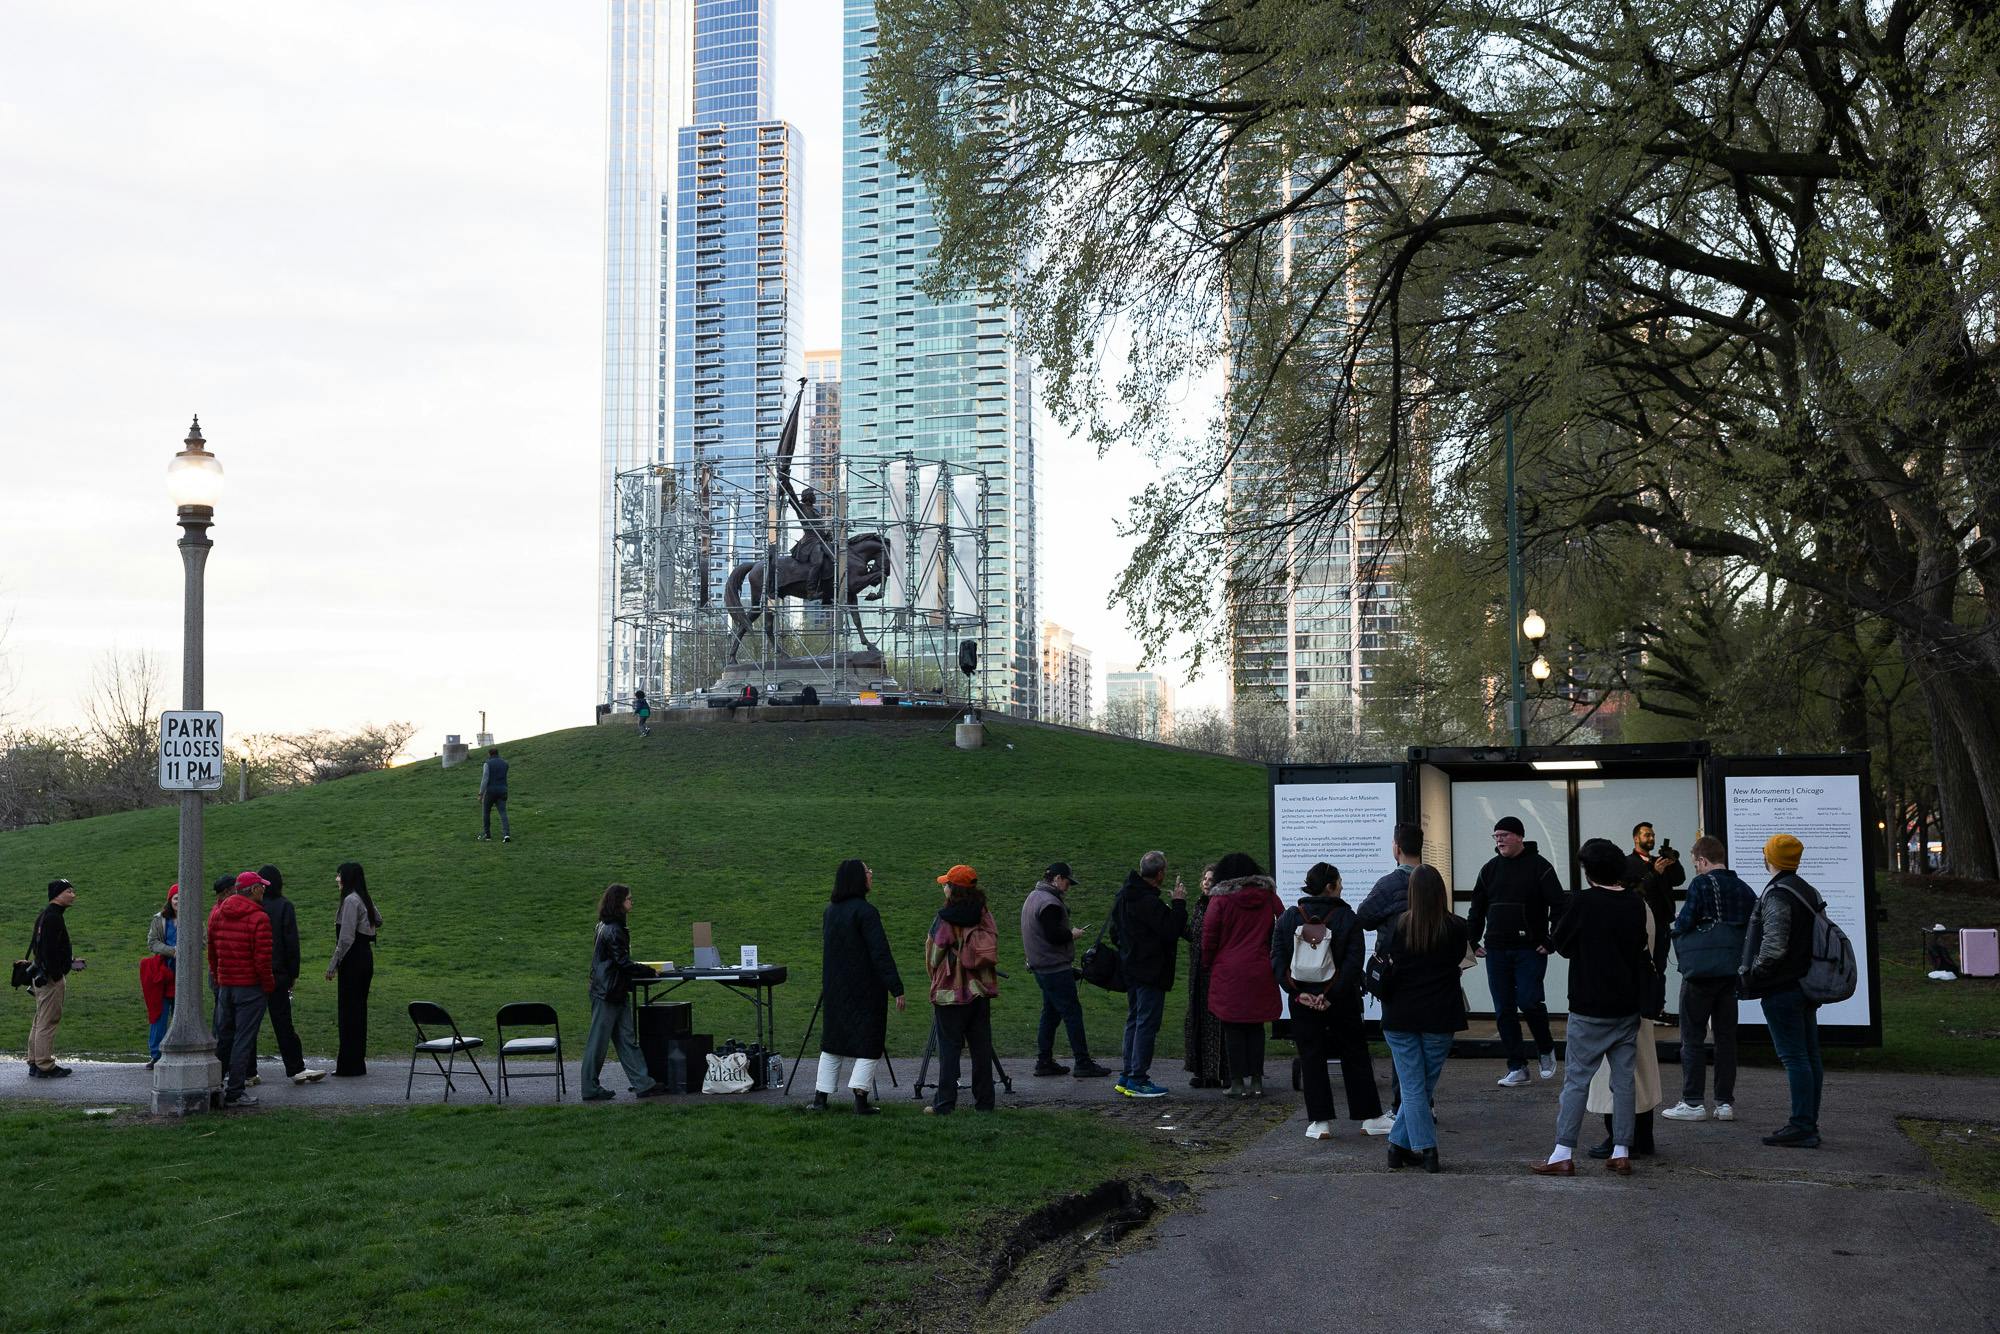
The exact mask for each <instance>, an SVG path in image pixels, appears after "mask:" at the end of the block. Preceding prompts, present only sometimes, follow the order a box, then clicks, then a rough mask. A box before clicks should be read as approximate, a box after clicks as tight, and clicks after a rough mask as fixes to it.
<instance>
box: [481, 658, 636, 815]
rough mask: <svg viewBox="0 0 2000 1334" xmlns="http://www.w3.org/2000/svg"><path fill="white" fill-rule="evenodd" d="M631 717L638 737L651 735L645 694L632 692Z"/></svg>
mask: <svg viewBox="0 0 2000 1334" xmlns="http://www.w3.org/2000/svg"><path fill="white" fill-rule="evenodd" d="M632 715H633V717H635V718H637V719H638V720H639V735H640V736H651V735H653V727H652V722H653V706H652V705H651V704H648V703H647V702H646V692H645V691H643V690H635V691H633V692H632ZM501 826H502V827H503V828H504V827H505V826H506V819H505V817H502V819H501Z"/></svg>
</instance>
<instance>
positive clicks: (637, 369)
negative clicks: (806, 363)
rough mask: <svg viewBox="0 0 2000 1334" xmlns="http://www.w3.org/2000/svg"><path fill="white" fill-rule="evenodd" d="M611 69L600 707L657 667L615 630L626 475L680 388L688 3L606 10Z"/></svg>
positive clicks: (661, 442)
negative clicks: (670, 296) (676, 245)
mask: <svg viewBox="0 0 2000 1334" xmlns="http://www.w3.org/2000/svg"><path fill="white" fill-rule="evenodd" d="M610 12H611V24H610V42H609V50H608V54H607V60H606V91H605V174H604V389H603V399H602V402H601V404H600V408H601V412H602V417H601V423H602V424H601V429H600V434H599V449H598V497H599V498H598V541H597V561H598V566H597V593H598V597H597V643H598V662H597V668H596V673H597V676H598V678H599V687H600V689H601V690H602V696H601V698H603V699H605V700H613V699H621V698H625V697H626V696H627V695H628V694H629V692H630V690H631V688H632V685H633V684H634V683H635V682H642V681H646V680H649V679H650V678H651V677H652V675H653V673H654V670H655V669H656V668H657V661H656V655H657V651H658V650H657V645H650V644H646V643H643V642H641V641H642V639H643V638H644V636H643V634H642V633H641V632H639V631H638V630H636V629H635V628H634V627H633V626H632V625H630V624H622V625H621V624H620V623H619V622H618V621H617V620H616V619H615V617H616V616H617V614H618V609H619V605H620V600H621V598H625V597H629V596H630V594H631V592H632V590H630V589H624V588H621V587H620V579H621V574H620V567H619V562H618V553H617V544H618V542H619V540H620V537H619V534H620V531H621V529H623V528H625V527H626V526H628V525H627V524H625V523H623V522H621V518H620V516H619V514H618V513H617V503H618V494H617V485H616V479H617V476H618V474H619V473H620V472H622V471H626V470H629V469H632V468H638V467H643V466H645V465H647V464H649V463H655V462H659V461H661V460H663V459H665V457H666V411H665V405H666V404H667V402H668V401H669V390H670V386H671V385H672V383H673V366H672V364H671V363H670V360H669V358H668V355H667V352H668V342H667V339H666V336H665V335H666V329H665V325H664V322H663V320H662V318H661V312H662V303H663V300H664V289H663V286H662V277H663V275H664V274H666V273H671V272H672V255H673V237H672V235H671V234H670V231H669V229H667V228H666V227H665V226H664V225H663V213H662V209H663V207H664V204H665V200H666V197H667V195H668V191H669V189H670V187H671V183H672V180H673V160H672V141H673V139H672V137H673V128H674V126H676V125H678V124H680V123H681V122H682V121H683V120H686V119H687V118H688V117H689V116H690V115H691V114H692V108H691V106H690V104H689V101H688V93H689V83H688V78H687V73H688V57H689V53H690V48H691V38H692V29H691V27H690V19H691V17H692V15H691V13H690V11H689V9H688V7H687V3H686V0H611V11H610Z"/></svg>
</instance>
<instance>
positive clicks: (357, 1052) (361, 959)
mask: <svg viewBox="0 0 2000 1334" xmlns="http://www.w3.org/2000/svg"><path fill="white" fill-rule="evenodd" d="M333 883H334V885H335V887H336V888H337V889H338V890H339V892H340V904H339V906H338V907H337V908H335V909H334V915H333V961H332V962H331V963H329V964H327V966H326V980H327V981H329V982H331V981H333V980H334V979H335V978H338V979H339V980H340V988H339V991H338V992H337V993H336V995H337V997H338V1000H337V1007H338V1008H337V1010H336V1022H337V1023H338V1024H339V1027H340V1054H339V1057H338V1058H337V1059H336V1060H335V1061H334V1065H333V1073H334V1075H335V1076H336V1077H337V1078H358V1077H359V1076H361V1075H365V1074H367V1073H368V988H369V986H370V985H371V984H372V983H373V982H374V981H375V933H376V932H377V931H379V930H381V929H382V914H381V913H378V912H376V911H375V900H374V899H373V898H371V897H369V894H368V876H367V875H366V873H364V872H363V871H362V869H361V863H360V862H342V863H341V864H340V869H338V870H337V871H335V872H334V873H333Z"/></svg>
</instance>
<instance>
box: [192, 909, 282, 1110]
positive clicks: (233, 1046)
mask: <svg viewBox="0 0 2000 1334" xmlns="http://www.w3.org/2000/svg"><path fill="white" fill-rule="evenodd" d="M269 883H270V882H269V881H267V880H265V879H264V877H263V876H261V875H258V874H257V873H256V872H255V871H245V872H244V873H243V874H241V875H239V876H237V877H236V892H235V893H234V894H231V895H230V896H229V897H228V898H226V899H223V900H221V901H219V902H218V903H217V904H216V905H215V907H214V908H213V909H211V910H210V912H209V914H208V975H209V978H210V980H211V981H213V982H214V983H215V1055H216V1059H218V1060H220V1061H221V1062H222V1069H223V1092H222V1102H223V1105H224V1106H226V1107H255V1106H256V1105H257V1097H256V1095H255V1094H252V1093H246V1092H245V1091H244V1088H243V1085H244V1081H246V1080H247V1079H249V1078H250V1076H251V1074H252V1073H253V1070H254V1067H255V1066H256V1064H257V1030H258V1029H259V1028H260V1027H262V1026H263V1023H264V1007H265V1005H266V1004H267V998H268V997H269V996H270V994H271V990H272V988H274V987H275V986H277V977H276V975H275V974H273V973H272V971H271V919H270V917H269V915H268V914H266V913H265V911H264V906H263V905H264V887H265V886H266V885H267V884H269Z"/></svg>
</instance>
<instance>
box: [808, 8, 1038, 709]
mask: <svg viewBox="0 0 2000 1334" xmlns="http://www.w3.org/2000/svg"><path fill="white" fill-rule="evenodd" d="M845 4H846V10H845V13H844V27H843V40H842V99H841V100H842V118H841V128H842V140H841V173H840V176H841V199H840V213H841V240H840V260H841V275H840V277H841V297H840V346H841V403H840V439H841V444H840V449H841V456H842V457H843V458H846V459H849V460H854V461H860V460H865V459H873V458H882V457H887V456H894V455H898V454H905V453H909V454H914V455H915V456H916V457H917V458H919V459H938V460H943V461H944V462H946V463H949V464H956V465H961V466H968V467H977V468H978V469H979V470H980V471H981V472H983V473H984V474H985V476H986V482H987V488H988V489H987V496H988V503H987V508H986V516H987V518H986V523H987V532H986V538H987V541H986V548H985V550H986V555H985V561H984V565H983V568H982V569H981V571H980V580H979V582H980V598H981V601H982V602H983V604H984V608H985V613H986V642H985V643H984V644H982V645H981V646H980V672H979V679H978V682H977V686H978V689H979V693H980V694H981V696H982V697H983V699H984V701H985V703H986V704H987V705H988V707H996V708H1005V709H1008V710H1010V711H1012V712H1015V713H1019V714H1024V715H1032V714H1033V713H1035V711H1036V709H1037V708H1038V705H1039V701H1040V697H1041V690H1040V676H1041V646H1040V643H1039V640H1040V632H1041V619H1040V616H1039V614H1038V611H1037V596H1036V586H1035V579H1036V568H1037V559H1036V557H1037V541H1036V525H1035V510H1036V489H1035V488H1036V479H1037V473H1038V469H1037V467H1036V457H1037V450H1038V448H1039V446H1040V440H1041V436H1042V434H1043V432H1041V431H1040V430H1038V429H1037V428H1038V420H1037V412H1036V405H1035V393H1034V379H1033V375H1032V373H1031V370H1030V367H1029V365H1028V362H1027V359H1026V358H1025V357H1023V356H1021V355H1020V354H1019V353H1018V352H1017V351H1016V350H1015V348H1014V346H1013V339H1012V334H1013V332H1014V316H1013V312H1012V311H1011V310H1010V309H1009V308H1008V307H1007V306H1005V305H1002V304H1000V303H998V302H997V301H994V300H991V299H989V298H986V297H984V296H982V295H980V294H977V293H967V294H963V295H960V296H956V297H953V298H951V299H948V300H945V301H941V302H940V301H934V300H932V299H931V298H930V297H928V296H926V295H924V294H923V293H922V292H921V291H919V290H918V284H919V282H920V281H921V280H922V278H923V275H924V272H925V270H926V269H927V268H928V267H929V265H930V262H931V252H932V251H933V250H934V249H935V247H936V245H937V224H936V222H935V220H934V219H933V218H932V216H931V207H930V200H929V198H928V196H927V195H926V194H925V192H924V189H923V187H922V186H921V185H919V184H918V183H917V182H916V181H915V180H913V179H910V178H907V177H905V176H903V175H902V174H901V173H900V172H898V171H897V169H896V165H895V163H894V161H893V160H892V159H891V158H890V156H889V154H888V153H887V152H886V151H885V150H884V148H883V145H882V142H881V140H880V138H879V137H878V136H877V135H875V134H873V133H871V132H869V131H868V130H866V129H865V128H864V127H863V125H862V123H861V105H862V96H863V92H864V89H865V87H866V82H867V78H868V64H869V61H870V60H871V59H872V58H873V57H874V53H875V41H876V32H877V28H876V19H875V4H874V0H845Z"/></svg>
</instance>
